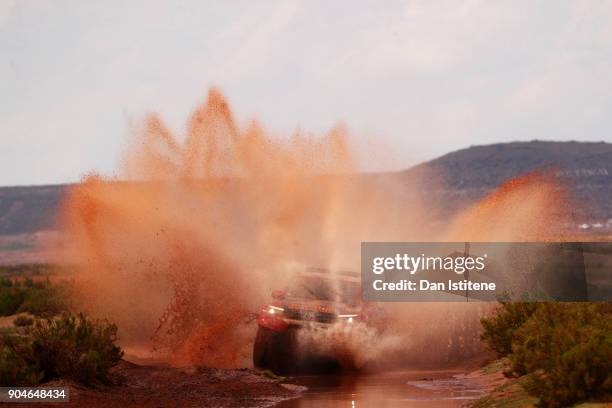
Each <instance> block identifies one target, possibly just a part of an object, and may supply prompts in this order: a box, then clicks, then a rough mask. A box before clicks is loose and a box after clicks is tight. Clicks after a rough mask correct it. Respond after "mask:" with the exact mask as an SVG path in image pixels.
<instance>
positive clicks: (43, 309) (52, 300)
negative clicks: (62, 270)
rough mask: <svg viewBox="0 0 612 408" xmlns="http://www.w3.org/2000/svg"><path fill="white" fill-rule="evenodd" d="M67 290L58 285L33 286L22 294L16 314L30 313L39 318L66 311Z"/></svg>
mask: <svg viewBox="0 0 612 408" xmlns="http://www.w3.org/2000/svg"><path fill="white" fill-rule="evenodd" d="M66 292H67V288H65V287H62V286H60V285H55V286H51V285H44V286H42V288H41V287H37V286H36V285H33V286H32V287H30V288H29V289H28V290H27V291H25V292H24V299H23V301H22V303H21V304H20V305H19V307H18V309H17V313H31V314H33V315H34V316H39V317H52V316H55V315H58V314H61V313H62V312H64V311H66V310H68V303H67V299H68V298H69V296H68V294H67V293H66Z"/></svg>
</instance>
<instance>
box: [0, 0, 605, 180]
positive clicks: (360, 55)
mask: <svg viewBox="0 0 612 408" xmlns="http://www.w3.org/2000/svg"><path fill="white" fill-rule="evenodd" d="M213 84H214V85H217V86H218V87H219V88H220V89H221V90H222V91H223V92H224V93H225V94H226V95H227V97H228V98H229V99H230V103H231V105H232V107H233V109H234V112H235V113H236V116H237V118H238V119H239V120H240V122H241V123H243V124H245V123H247V121H248V120H249V119H252V118H254V117H256V118H258V119H260V120H261V121H262V122H263V123H264V124H265V125H266V126H267V128H268V129H269V130H271V131H273V132H274V133H276V134H278V135H284V134H287V133H290V132H292V131H293V130H295V129H296V127H297V126H299V127H300V128H301V129H304V130H307V131H313V132H322V131H324V130H326V129H328V128H329V127H331V126H332V125H333V124H334V123H335V122H337V121H339V120H341V121H343V122H344V123H346V124H347V125H348V127H349V128H350V129H351V130H352V133H353V138H354V139H355V140H356V141H357V142H358V144H359V145H360V147H361V148H362V151H366V150H367V149H365V148H364V146H366V144H365V142H364V141H365V140H368V141H369V143H372V142H375V143H379V144H380V145H381V146H382V147H381V148H378V149H376V152H377V153H376V154H373V155H370V157H369V158H368V161H367V163H366V166H367V168H369V169H376V168H379V169H387V168H401V167H407V166H409V165H412V164H415V163H417V162H418V161H421V160H426V159H430V158H433V157H436V156H438V155H441V154H444V153H446V152H449V151H451V150H456V149H459V148H462V147H467V146H469V145H473V144H484V143H495V142H506V141H512V140H531V139H536V138H537V139H545V140H572V139H574V140H593V141H599V140H605V141H608V142H612V114H611V113H612V1H556V0H555V1H552V0H551V1H546V2H545V1H533V0H529V1H503V2H502V1H488V0H487V1H465V2H461V1H457V0H453V1H448V2H446V1H431V0H427V1H382V2H381V1H368V2H364V1H314V0H305V1H290V0H289V1H287V0H283V1H277V2H271V1H251V0H249V1H220V0H219V1H216V2H206V1H200V0H197V1H180V2H179V1H175V2H170V1H153V0H146V1H126V0H122V1H96V2H94V1H78V0H74V1H60V0H52V1H44V0H31V1H28V0H20V1H10V0H0V185H14V184H42V183H59V182H68V181H76V180H78V179H79V178H80V177H81V176H82V175H83V174H84V173H86V172H89V171H92V170H94V171H100V172H102V173H105V174H109V175H112V174H113V173H114V171H115V170H114V169H115V168H116V167H117V163H118V160H119V158H120V153H121V151H122V150H123V147H124V146H125V144H126V141H127V139H128V136H129V133H130V126H133V124H137V123H139V121H140V120H141V119H142V117H143V115H144V114H145V113H146V112H149V111H157V112H159V113H160V114H161V115H162V116H163V117H164V118H165V119H166V120H167V122H168V123H169V124H170V126H171V127H172V128H173V129H175V130H176V131H177V132H182V131H183V129H184V126H185V121H186V119H187V117H188V115H189V113H190V112H191V110H192V109H193V108H194V107H195V105H196V104H198V103H201V102H202V101H203V100H204V98H205V96H206V92H207V89H208V87H209V86H210V85H213ZM379 150H380V151H384V152H383V153H380V152H379Z"/></svg>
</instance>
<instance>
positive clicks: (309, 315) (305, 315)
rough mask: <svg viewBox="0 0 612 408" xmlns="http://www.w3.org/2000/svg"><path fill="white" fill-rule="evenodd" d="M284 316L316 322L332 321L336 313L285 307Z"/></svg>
mask: <svg viewBox="0 0 612 408" xmlns="http://www.w3.org/2000/svg"><path fill="white" fill-rule="evenodd" d="M285 317H286V318H287V319H290V320H305V321H314V322H318V323H333V322H334V321H336V315H335V314H334V313H329V312H316V311H310V310H301V309H285Z"/></svg>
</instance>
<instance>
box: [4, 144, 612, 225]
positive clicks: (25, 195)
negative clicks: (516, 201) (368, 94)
mask: <svg viewBox="0 0 612 408" xmlns="http://www.w3.org/2000/svg"><path fill="white" fill-rule="evenodd" d="M542 169H549V170H551V171H553V172H554V174H555V175H556V177H559V178H561V179H563V181H564V182H566V183H567V185H568V186H569V187H570V189H571V190H572V191H573V192H574V194H575V196H576V197H577V198H578V200H579V201H580V204H581V208H583V209H582V210H580V211H579V212H578V213H577V214H576V215H577V219H582V220H584V222H592V223H599V222H601V223H603V224H604V226H605V224H606V223H607V222H608V220H610V219H612V144H609V143H603V142H602V143H585V142H540V141H533V142H514V143H504V144H494V145H488V146H473V147H469V148H467V149H463V150H458V151H456V152H452V153H449V154H446V155H444V156H442V157H439V158H437V159H434V160H431V161H429V162H425V163H422V164H420V165H418V166H415V167H413V168H410V169H407V170H404V171H400V172H396V173H383V174H378V175H376V177H375V179H382V178H387V177H391V178H399V179H400V180H402V178H406V179H407V178H409V177H413V176H414V175H417V174H419V172H423V171H424V173H421V174H427V175H428V177H429V175H432V174H434V175H436V177H437V178H439V179H440V180H442V182H443V184H444V185H446V187H445V188H443V189H442V188H438V190H435V189H434V190H432V191H429V192H428V193H429V194H432V195H433V196H434V197H435V199H436V201H437V202H439V203H443V205H442V206H441V207H442V213H441V214H440V215H441V216H450V215H452V213H454V212H455V211H457V210H459V209H461V208H463V207H466V206H469V205H470V204H472V203H474V202H475V201H476V200H478V199H480V198H482V197H483V196H484V195H486V194H487V193H489V192H491V191H492V190H493V189H495V188H496V187H498V186H499V185H500V184H502V183H503V182H504V181H507V180H509V179H511V178H513V177H516V176H519V175H522V174H525V173H528V172H530V171H534V170H542ZM438 181H439V180H438ZM426 182H427V181H426V180H425V183H426ZM431 185H432V186H439V183H437V182H436V183H431ZM69 187H70V186H69V185H56V186H27V187H0V236H2V235H15V234H29V233H34V232H36V231H41V230H49V229H54V227H55V225H54V219H55V217H54V215H55V214H56V212H57V208H58V206H59V203H60V202H61V199H62V197H63V195H64V194H65V192H66V190H67V189H68V188H69ZM609 226H610V228H612V223H610V224H609Z"/></svg>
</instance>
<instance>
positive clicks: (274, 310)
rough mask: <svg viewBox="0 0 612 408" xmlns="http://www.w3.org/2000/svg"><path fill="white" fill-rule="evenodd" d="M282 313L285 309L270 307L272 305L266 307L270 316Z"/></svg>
mask: <svg viewBox="0 0 612 408" xmlns="http://www.w3.org/2000/svg"><path fill="white" fill-rule="evenodd" d="M284 311H285V309H283V308H282V307H278V306H272V305H270V306H268V313H269V314H272V315H273V314H275V313H282V312H284Z"/></svg>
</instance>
